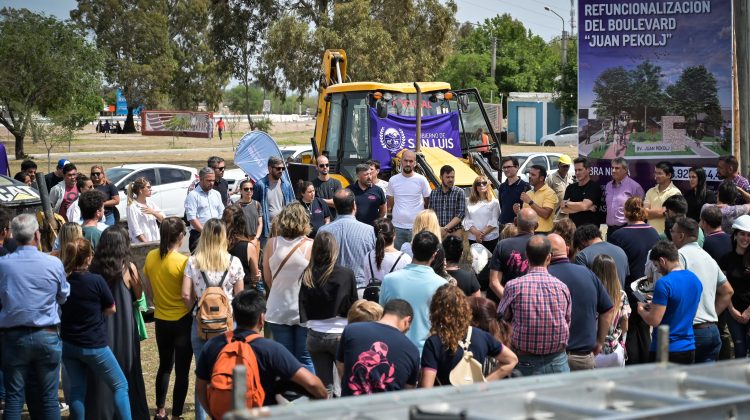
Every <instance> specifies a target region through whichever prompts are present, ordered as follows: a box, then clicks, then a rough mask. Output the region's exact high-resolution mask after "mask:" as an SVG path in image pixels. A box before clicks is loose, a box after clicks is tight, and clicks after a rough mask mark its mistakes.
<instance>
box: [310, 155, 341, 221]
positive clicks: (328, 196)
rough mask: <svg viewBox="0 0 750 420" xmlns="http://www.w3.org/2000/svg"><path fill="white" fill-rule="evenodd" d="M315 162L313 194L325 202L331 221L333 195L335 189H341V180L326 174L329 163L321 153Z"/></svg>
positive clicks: (333, 217) (333, 213)
mask: <svg viewBox="0 0 750 420" xmlns="http://www.w3.org/2000/svg"><path fill="white" fill-rule="evenodd" d="M316 162H317V165H316V170H317V171H318V177H317V178H315V179H313V181H312V183H313V186H314V187H315V196H316V197H320V198H322V199H323V201H325V202H326V204H327V205H328V209H329V210H330V211H331V221H333V220H334V219H336V206H334V204H333V196H334V195H335V194H336V191H338V190H340V189H341V182H339V180H338V179H335V178H331V176H330V175H329V174H328V171H329V169H330V167H331V165H330V164H329V163H328V158H327V157H325V156H323V155H321V156H318V158H317V159H316Z"/></svg>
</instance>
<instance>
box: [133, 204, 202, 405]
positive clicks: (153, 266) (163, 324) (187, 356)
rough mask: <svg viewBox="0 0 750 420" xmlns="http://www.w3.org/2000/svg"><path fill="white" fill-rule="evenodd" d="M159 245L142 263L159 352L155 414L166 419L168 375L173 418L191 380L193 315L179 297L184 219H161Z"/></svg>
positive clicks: (185, 257)
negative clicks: (172, 385)
mask: <svg viewBox="0 0 750 420" xmlns="http://www.w3.org/2000/svg"><path fill="white" fill-rule="evenodd" d="M160 236H161V239H160V240H159V248H158V249H152V250H151V251H149V253H148V255H146V262H145V264H144V266H143V273H144V280H145V284H146V287H149V288H150V289H151V296H153V297H154V330H155V333H156V348H157V350H158V352H159V368H158V370H157V371H156V380H155V388H156V392H155V395H156V413H154V414H155V415H154V418H155V419H157V420H166V419H167V411H166V408H165V406H166V400H167V390H168V389H169V377H170V376H171V374H172V368H174V370H175V380H174V388H173V389H172V418H173V419H178V418H180V416H182V414H183V409H184V406H185V397H186V396H187V392H188V388H189V382H190V363H191V362H192V360H193V347H192V345H191V344H190V332H191V328H192V326H193V317H192V316H191V314H190V308H189V307H187V306H185V303H184V302H183V301H182V280H183V278H184V276H185V266H186V265H187V261H188V257H187V255H184V254H182V253H181V252H180V247H181V246H182V242H183V241H184V239H185V223H184V222H183V221H182V219H180V218H179V217H167V218H166V219H164V220H163V221H162V223H161V228H160Z"/></svg>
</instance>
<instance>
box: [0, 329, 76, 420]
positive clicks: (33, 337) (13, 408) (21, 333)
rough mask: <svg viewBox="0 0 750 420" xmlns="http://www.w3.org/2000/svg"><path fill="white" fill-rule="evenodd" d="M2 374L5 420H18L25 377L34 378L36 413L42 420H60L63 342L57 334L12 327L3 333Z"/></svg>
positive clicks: (42, 330)
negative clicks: (38, 405) (37, 412)
mask: <svg viewBox="0 0 750 420" xmlns="http://www.w3.org/2000/svg"><path fill="white" fill-rule="evenodd" d="M2 348H3V350H2V352H3V362H2V363H3V373H5V413H4V417H3V418H5V419H20V418H21V410H22V408H23V402H24V387H25V385H26V377H27V376H33V377H35V379H36V384H37V393H38V395H39V403H40V409H39V413H40V415H41V416H42V418H44V419H52V420H58V419H60V406H59V405H58V400H57V388H58V385H59V383H60V358H61V356H62V341H61V340H60V335H59V334H58V333H57V331H50V330H47V329H31V328H23V327H21V328H14V329H10V330H6V331H4V332H3V333H2Z"/></svg>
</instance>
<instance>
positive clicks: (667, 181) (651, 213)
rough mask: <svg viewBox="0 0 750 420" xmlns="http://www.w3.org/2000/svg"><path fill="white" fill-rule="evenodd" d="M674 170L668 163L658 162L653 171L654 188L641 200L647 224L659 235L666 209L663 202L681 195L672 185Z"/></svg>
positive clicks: (661, 230) (662, 229) (661, 231)
mask: <svg viewBox="0 0 750 420" xmlns="http://www.w3.org/2000/svg"><path fill="white" fill-rule="evenodd" d="M672 176H674V168H673V167H672V164H671V163H669V162H665V161H662V162H659V163H657V164H656V169H655V170H654V180H655V181H656V186H654V187H653V188H651V189H650V190H648V191H646V197H645V198H644V200H643V208H644V209H645V210H646V219H648V224H650V225H651V226H653V227H654V229H656V231H657V232H659V235H663V234H664V221H665V215H664V213H665V212H666V209H664V206H663V204H664V201H665V200H666V199H667V198H669V197H671V196H673V195H678V194H679V195H682V192H681V191H680V190H679V188H677V187H675V186H674V184H673V183H672Z"/></svg>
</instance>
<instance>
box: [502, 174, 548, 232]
mask: <svg viewBox="0 0 750 420" xmlns="http://www.w3.org/2000/svg"><path fill="white" fill-rule="evenodd" d="M546 179H547V170H546V169H545V168H544V167H543V166H541V165H533V166H532V167H531V169H530V170H529V184H531V186H532V187H533V188H534V190H533V191H529V192H525V193H521V201H523V207H524V208H526V207H528V208H530V209H532V210H534V211H535V212H536V214H537V215H539V226H538V227H537V229H536V233H549V232H552V227H553V223H554V219H555V209H556V208H557V203H558V200H557V194H556V193H555V191H554V190H553V189H552V188H550V187H549V186H548V185H547V184H546V183H545V180H546ZM520 210H521V207H520V206H519V205H518V204H516V205H514V206H513V211H515V213H516V214H518V212H519V211H520Z"/></svg>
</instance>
